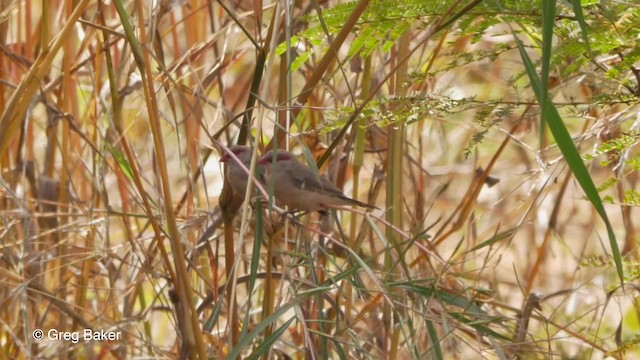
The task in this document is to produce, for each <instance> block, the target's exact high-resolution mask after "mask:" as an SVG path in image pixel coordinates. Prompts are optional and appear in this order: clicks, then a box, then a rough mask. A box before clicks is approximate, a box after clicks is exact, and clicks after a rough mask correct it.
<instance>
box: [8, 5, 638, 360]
mask: <svg viewBox="0 0 640 360" xmlns="http://www.w3.org/2000/svg"><path fill="white" fill-rule="evenodd" d="M43 3H45V4H47V6H48V8H47V9H43V8H42V3H41V2H30V1H26V2H19V1H8V0H4V1H2V0H0V46H1V48H0V112H1V113H2V118H1V119H0V154H1V155H2V157H1V158H0V161H1V162H0V170H1V175H2V177H1V182H0V195H1V198H0V219H1V221H2V222H1V225H0V238H1V239H2V244H1V245H0V323H1V326H0V349H1V350H0V354H2V355H1V356H0V358H18V359H27V358H90V359H93V358H100V359H111V358H113V359H120V358H122V359H128V358H192V359H195V358H248V357H251V358H257V357H262V358H263V359H267V358H269V359H271V358H273V359H276V358H310V359H315V358H320V359H334V358H346V359H351V358H362V359H405V358H416V359H424V358H433V359H470V358H500V359H506V358H512V357H521V358H579V359H587V358H589V359H599V358H605V357H606V356H609V357H612V358H640V351H639V350H638V348H637V346H636V343H637V342H638V341H637V335H636V334H637V333H638V331H639V328H640V325H639V320H638V319H639V316H638V300H637V299H638V295H637V294H638V292H637V279H636V277H637V272H638V268H637V265H636V262H637V259H638V249H637V244H636V240H637V226H638V225H637V220H635V217H634V214H635V213H636V212H637V211H636V210H635V207H637V204H638V203H640V202H639V201H638V200H637V199H636V200H635V202H634V200H633V199H632V198H629V196H631V197H632V196H633V191H631V192H630V190H634V189H637V188H638V185H637V184H638V168H639V167H638V166H637V165H636V166H635V167H633V166H631V167H626V165H625V164H626V163H625V161H627V162H628V163H630V164H634V162H635V164H637V159H638V147H637V142H638V141H637V139H638V137H637V133H638V132H637V131H638V125H637V120H636V116H637V114H636V113H637V98H634V99H632V100H627V101H608V102H607V101H601V100H600V101H599V102H598V101H597V99H600V98H599V97H598V96H601V95H607V94H615V93H617V92H618V91H620V88H621V85H619V84H617V83H616V82H615V81H612V80H611V79H609V78H606V77H605V76H604V74H603V73H602V72H599V70H598V69H596V70H594V71H591V72H587V71H586V70H584V69H582V71H581V72H580V71H577V70H576V71H575V72H574V73H573V74H572V75H571V76H564V75H563V76H560V75H558V76H556V75H554V77H552V81H550V84H549V89H550V94H551V97H552V100H553V101H554V103H555V104H556V105H557V107H558V109H559V111H560V113H561V114H562V117H563V121H564V123H565V124H566V126H567V128H568V129H569V132H570V133H571V135H572V136H573V140H574V143H575V144H576V147H577V148H578V150H579V152H580V154H581V155H583V156H585V157H586V156H587V155H592V156H593V158H588V159H587V160H586V161H585V164H587V166H588V170H589V176H590V178H591V180H592V181H593V182H594V183H595V184H596V185H598V186H601V187H602V192H601V195H602V196H610V197H611V200H612V201H610V202H609V203H607V205H606V207H605V208H606V211H607V213H608V216H609V219H610V220H611V223H612V226H613V229H614V230H615V235H616V237H617V239H618V241H619V244H620V245H621V249H622V254H623V255H624V256H625V257H624V269H625V275H626V277H625V279H624V282H625V285H626V286H625V287H624V288H623V287H621V286H620V279H619V278H618V276H617V274H616V267H615V264H614V260H613V257H612V255H611V254H612V249H611V247H610V244H609V241H608V237H607V232H606V229H605V224H604V222H603V221H602V219H601V217H600V216H599V215H598V214H597V212H596V211H595V210H594V207H593V206H592V204H591V203H590V202H589V201H588V200H587V199H586V198H585V196H584V193H583V190H582V188H581V186H580V185H579V184H578V183H577V181H576V180H575V177H574V175H573V173H572V171H571V169H570V168H569V166H568V164H567V162H566V161H565V160H564V157H563V155H562V153H561V152H560V150H559V149H558V147H557V146H556V144H555V142H554V140H553V138H552V137H550V134H547V136H546V137H544V138H543V137H541V135H540V127H539V123H540V121H539V120H540V112H541V110H540V108H539V107H538V105H537V102H536V98H535V96H534V95H533V92H532V91H531V89H530V88H529V86H528V81H527V76H526V75H525V73H524V67H523V65H522V63H523V60H522V58H521V55H520V54H519V53H518V50H517V49H516V48H515V45H514V41H513V36H512V35H511V33H510V30H509V27H507V26H506V25H505V24H498V25H496V26H495V27H492V28H491V32H493V33H489V32H488V33H485V34H484V36H481V37H480V38H479V40H478V41H477V42H476V41H472V40H473V39H472V38H471V37H470V36H467V35H465V34H460V33H459V31H458V30H459V29H457V26H458V22H456V21H457V20H458V19H464V16H465V15H467V14H468V13H469V12H471V11H474V10H473V9H474V7H475V6H477V5H478V4H477V3H478V2H474V1H472V2H469V3H468V5H467V6H466V7H465V6H456V4H453V5H450V6H451V8H447V9H445V10H443V11H439V12H436V15H432V16H430V17H425V18H428V19H429V21H428V22H427V25H426V26H423V25H420V24H419V23H418V22H416V23H414V24H413V25H412V26H411V27H409V28H408V30H407V31H406V32H405V33H404V34H403V35H402V36H400V37H399V38H397V39H394V41H393V44H392V46H390V48H389V49H388V51H387V50H383V49H385V48H383V46H382V45H383V44H382V41H381V42H380V44H377V46H376V48H375V49H374V50H373V51H372V52H371V54H370V55H369V56H365V57H364V58H361V57H359V56H356V57H354V58H352V59H350V60H349V61H345V59H346V58H347V49H348V48H349V46H351V45H353V44H354V42H357V39H356V40H354V37H353V36H352V35H350V34H351V32H352V31H353V30H354V29H356V30H362V29H361V27H362V26H363V23H358V20H359V19H361V18H362V16H363V15H361V13H360V12H359V11H362V10H364V9H365V8H366V5H367V3H368V1H359V2H358V3H357V5H355V6H353V7H351V8H349V13H348V15H345V16H348V17H349V18H348V19H347V20H345V21H343V22H341V23H340V26H339V27H338V28H331V32H332V34H331V40H330V41H331V44H333V47H332V48H330V47H329V45H328V44H329V43H330V41H329V40H327V39H325V41H324V42H323V45H321V46H315V47H311V45H310V44H308V43H307V44H306V45H305V46H309V49H314V51H312V52H311V53H310V57H309V59H308V60H307V61H306V62H305V63H304V64H302V65H301V66H300V68H299V69H295V71H293V72H291V73H289V72H287V69H288V67H287V64H291V63H292V62H293V58H287V56H286V53H285V54H282V55H280V54H279V53H277V52H276V47H277V46H278V45H280V44H284V43H285V39H286V38H287V36H291V35H294V34H296V33H299V31H301V30H302V29H304V28H306V27H307V26H308V23H307V22H304V21H302V20H301V15H302V14H309V15H310V16H312V17H317V13H316V9H314V7H313V6H312V5H306V4H304V3H305V2H299V4H298V5H297V6H295V7H294V8H292V9H288V10H286V9H280V8H279V7H276V6H275V4H272V3H264V4H263V3H262V2H260V1H255V2H254V3H252V2H249V1H239V2H230V1H228V2H220V3H207V2H202V1H197V0H191V1H184V2H166V1H165V2H159V4H158V5H156V6H155V7H153V8H151V7H150V4H151V2H145V1H139V0H138V1H125V2H122V1H118V0H114V1H113V4H111V3H109V4H105V3H102V2H95V1H86V0H84V1H76V2H71V1H66V2H65V1H58V0H52V1H49V2H43ZM231 3H233V4H231ZM320 3H321V4H320V5H319V6H322V7H324V8H325V10H327V9H331V8H333V7H335V6H336V4H334V3H333V2H331V1H320ZM223 5H224V6H223ZM118 6H120V8H119V9H118ZM278 6H279V5H278ZM289 12H291V14H292V16H291V22H292V25H291V26H285V25H284V24H285V23H286V22H287V21H289V18H288V14H289ZM276 13H277V16H275V14H276ZM123 24H126V25H127V26H123ZM325 25H326V24H325ZM329 25H330V26H333V25H332V24H331V23H329ZM287 28H289V29H291V31H292V33H291V32H289V33H288V31H285V30H286V29H287ZM505 34H506V35H505ZM497 35H501V36H497ZM523 37H524V36H523ZM343 42H344V45H342V46H341V44H342V43H343ZM505 44H507V45H508V46H510V49H508V50H502V49H500V50H496V49H498V47H499V46H501V45H505ZM292 45H293V46H298V50H297V51H298V54H303V53H304V51H305V50H306V49H305V48H303V47H302V45H301V44H300V43H294V44H292ZM528 48H529V50H528V51H529V52H530V56H532V57H534V58H535V59H537V58H538V55H537V52H536V49H535V48H533V46H531V45H529V46H528ZM327 49H329V50H328V51H326V52H325V51H324V50H327ZM482 51H486V52H487V53H490V52H495V54H496V57H495V58H492V59H491V60H489V58H488V57H482V56H478V57H477V58H474V59H473V60H470V61H465V62H463V61H460V60H461V59H462V58H463V57H462V56H461V55H460V54H476V55H477V54H478V53H480V52H482ZM474 56H475V55H474ZM337 60H338V61H337ZM606 61H608V60H607V59H602V58H598V59H594V62H600V63H602V64H604V63H605V62H606ZM289 69H290V68H289ZM424 74H428V75H424ZM301 104H302V105H304V106H300V105H301ZM634 129H635V130H634ZM634 131H635V132H634ZM478 134H482V135H483V137H482V138H480V137H479V136H478ZM622 134H628V135H629V136H630V138H629V139H627V140H628V141H629V143H628V144H626V145H624V146H620V147H615V146H617V145H615V144H614V145H611V146H610V147H608V148H605V147H602V144H611V143H607V141H609V140H611V139H620V138H621V135H622ZM274 139H278V142H279V146H284V144H285V142H286V143H288V144H290V146H291V147H292V148H294V149H296V151H297V152H298V153H301V154H304V155H305V156H306V158H308V159H311V158H312V157H313V159H314V160H317V161H318V164H319V165H321V166H320V169H321V171H322V172H326V173H327V174H328V175H329V176H331V177H332V179H333V181H334V182H335V183H336V184H338V185H339V186H340V187H342V188H343V189H344V191H345V194H348V195H349V196H352V197H354V198H358V199H359V200H361V201H368V202H369V203H371V204H374V205H376V206H377V207H378V208H379V209H378V210H372V211H367V212H357V211H354V212H350V211H347V210H341V211H338V212H336V213H335V216H336V217H337V220H338V221H337V223H332V224H326V223H322V221H321V219H320V218H319V217H318V215H317V214H304V215H301V216H297V217H292V216H290V215H287V216H285V215H284V214H282V213H281V212H279V211H278V210H276V209H273V208H269V209H264V207H265V206H267V207H268V205H265V204H261V203H259V202H256V201H255V200H249V199H247V200H246V201H244V202H243V201H242V199H238V198H237V197H234V196H233V195H231V193H230V191H229V189H228V187H225V185H224V183H223V171H222V168H221V166H220V165H219V164H218V161H217V160H218V157H219V155H220V152H219V149H218V145H217V144H229V145H231V144H233V143H236V142H241V143H244V142H251V143H256V144H257V145H258V148H259V152H260V153H261V152H264V151H265V149H267V148H270V147H272V146H273V142H274ZM612 146H613V148H612ZM607 159H609V160H611V162H610V163H608V164H603V163H602V161H603V160H607ZM616 166H618V167H617V168H616ZM479 169H482V170H479ZM619 169H622V170H619ZM483 170H484V171H483ZM611 179H616V180H617V181H616V182H615V183H612V181H613V180H611ZM604 184H611V185H610V186H609V187H608V188H605V186H604ZM223 187H224V190H223ZM267 191H268V189H267ZM625 194H626V195H627V198H626V199H625ZM218 203H220V206H218ZM238 209H239V211H238ZM635 216H637V214H636V215H635ZM623 289H624V291H623ZM38 329H41V330H43V331H44V339H43V340H36V339H34V335H33V334H34V331H36V330H38ZM85 329H91V330H93V331H94V332H95V331H98V332H99V331H106V332H112V333H113V336H116V335H117V336H118V338H117V339H111V340H105V339H102V340H100V341H85V339H83V335H84V333H83V331H84V330H85ZM65 332H66V333H67V336H73V335H74V334H76V335H78V336H79V338H78V339H77V341H76V340H75V339H73V338H69V339H66V340H60V339H55V335H56V333H59V334H62V333H65ZM60 336H62V335H60Z"/></svg>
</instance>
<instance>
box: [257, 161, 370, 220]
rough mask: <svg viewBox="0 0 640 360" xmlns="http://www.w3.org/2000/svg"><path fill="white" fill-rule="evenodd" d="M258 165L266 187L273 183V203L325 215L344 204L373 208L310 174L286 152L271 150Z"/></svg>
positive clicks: (317, 176)
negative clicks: (262, 173)
mask: <svg viewBox="0 0 640 360" xmlns="http://www.w3.org/2000/svg"><path fill="white" fill-rule="evenodd" d="M274 159H275V161H274ZM258 164H260V165H263V166H264V167H265V169H266V174H267V176H266V182H267V184H270V183H271V181H273V183H274V185H273V195H274V196H275V198H276V200H277V201H278V202H279V203H280V204H282V205H286V206H288V207H289V208H291V209H297V210H303V211H319V212H325V211H326V209H327V208H335V207H336V206H345V205H357V206H362V207H366V208H372V209H375V208H376V207H375V206H371V205H369V204H366V203H363V202H360V201H358V200H355V199H351V198H349V197H346V196H344V194H343V193H342V191H341V190H340V189H339V188H338V187H337V186H335V185H334V184H333V183H332V182H331V181H329V180H328V179H327V178H325V177H321V176H319V175H318V174H316V173H314V172H313V170H311V169H310V168H309V167H308V166H306V165H304V164H302V163H300V162H299V161H298V160H297V159H296V156H295V155H293V154H292V153H290V152H288V151H283V150H279V151H274V150H271V151H269V152H268V153H266V154H265V155H264V156H263V157H261V158H260V160H258Z"/></svg>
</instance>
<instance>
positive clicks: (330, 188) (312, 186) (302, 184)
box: [288, 168, 343, 196]
mask: <svg viewBox="0 0 640 360" xmlns="http://www.w3.org/2000/svg"><path fill="white" fill-rule="evenodd" d="M288 171H289V175H290V176H291V179H293V185H294V186H296V187H297V188H298V189H303V190H307V191H312V192H322V193H330V194H335V195H337V196H343V194H342V191H341V190H340V189H338V187H336V186H335V185H334V184H333V183H332V182H331V181H329V180H328V179H327V178H325V177H318V176H317V175H315V174H314V175H311V176H310V175H309V174H304V173H301V172H299V171H296V170H295V169H294V168H291V169H288Z"/></svg>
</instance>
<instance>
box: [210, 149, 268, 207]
mask: <svg viewBox="0 0 640 360" xmlns="http://www.w3.org/2000/svg"><path fill="white" fill-rule="evenodd" d="M229 150H230V151H231V152H232V153H233V154H234V155H235V156H236V157H237V158H238V160H240V162H242V164H243V165H244V166H245V167H246V168H247V170H249V167H250V166H251V148H250V147H248V146H245V145H234V146H231V147H230V148H229ZM220 162H222V163H225V178H226V180H227V182H228V183H229V185H230V186H231V190H233V192H234V193H235V194H236V195H237V196H239V197H242V198H244V195H245V193H246V192H247V184H248V179H249V174H248V173H247V170H245V169H243V168H242V166H240V165H239V164H238V163H237V162H236V160H235V159H234V158H232V157H231V155H229V154H228V153H225V154H224V155H222V157H221V158H220ZM256 169H257V177H258V180H259V181H260V182H262V183H264V168H263V167H262V166H257V167H256Z"/></svg>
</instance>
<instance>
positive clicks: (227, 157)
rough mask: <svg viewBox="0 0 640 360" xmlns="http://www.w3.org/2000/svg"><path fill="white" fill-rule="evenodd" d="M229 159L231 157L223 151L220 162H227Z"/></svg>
mask: <svg viewBox="0 0 640 360" xmlns="http://www.w3.org/2000/svg"><path fill="white" fill-rule="evenodd" d="M229 159H231V156H230V155H229V154H227V153H224V155H222V157H220V162H227V161H229Z"/></svg>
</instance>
